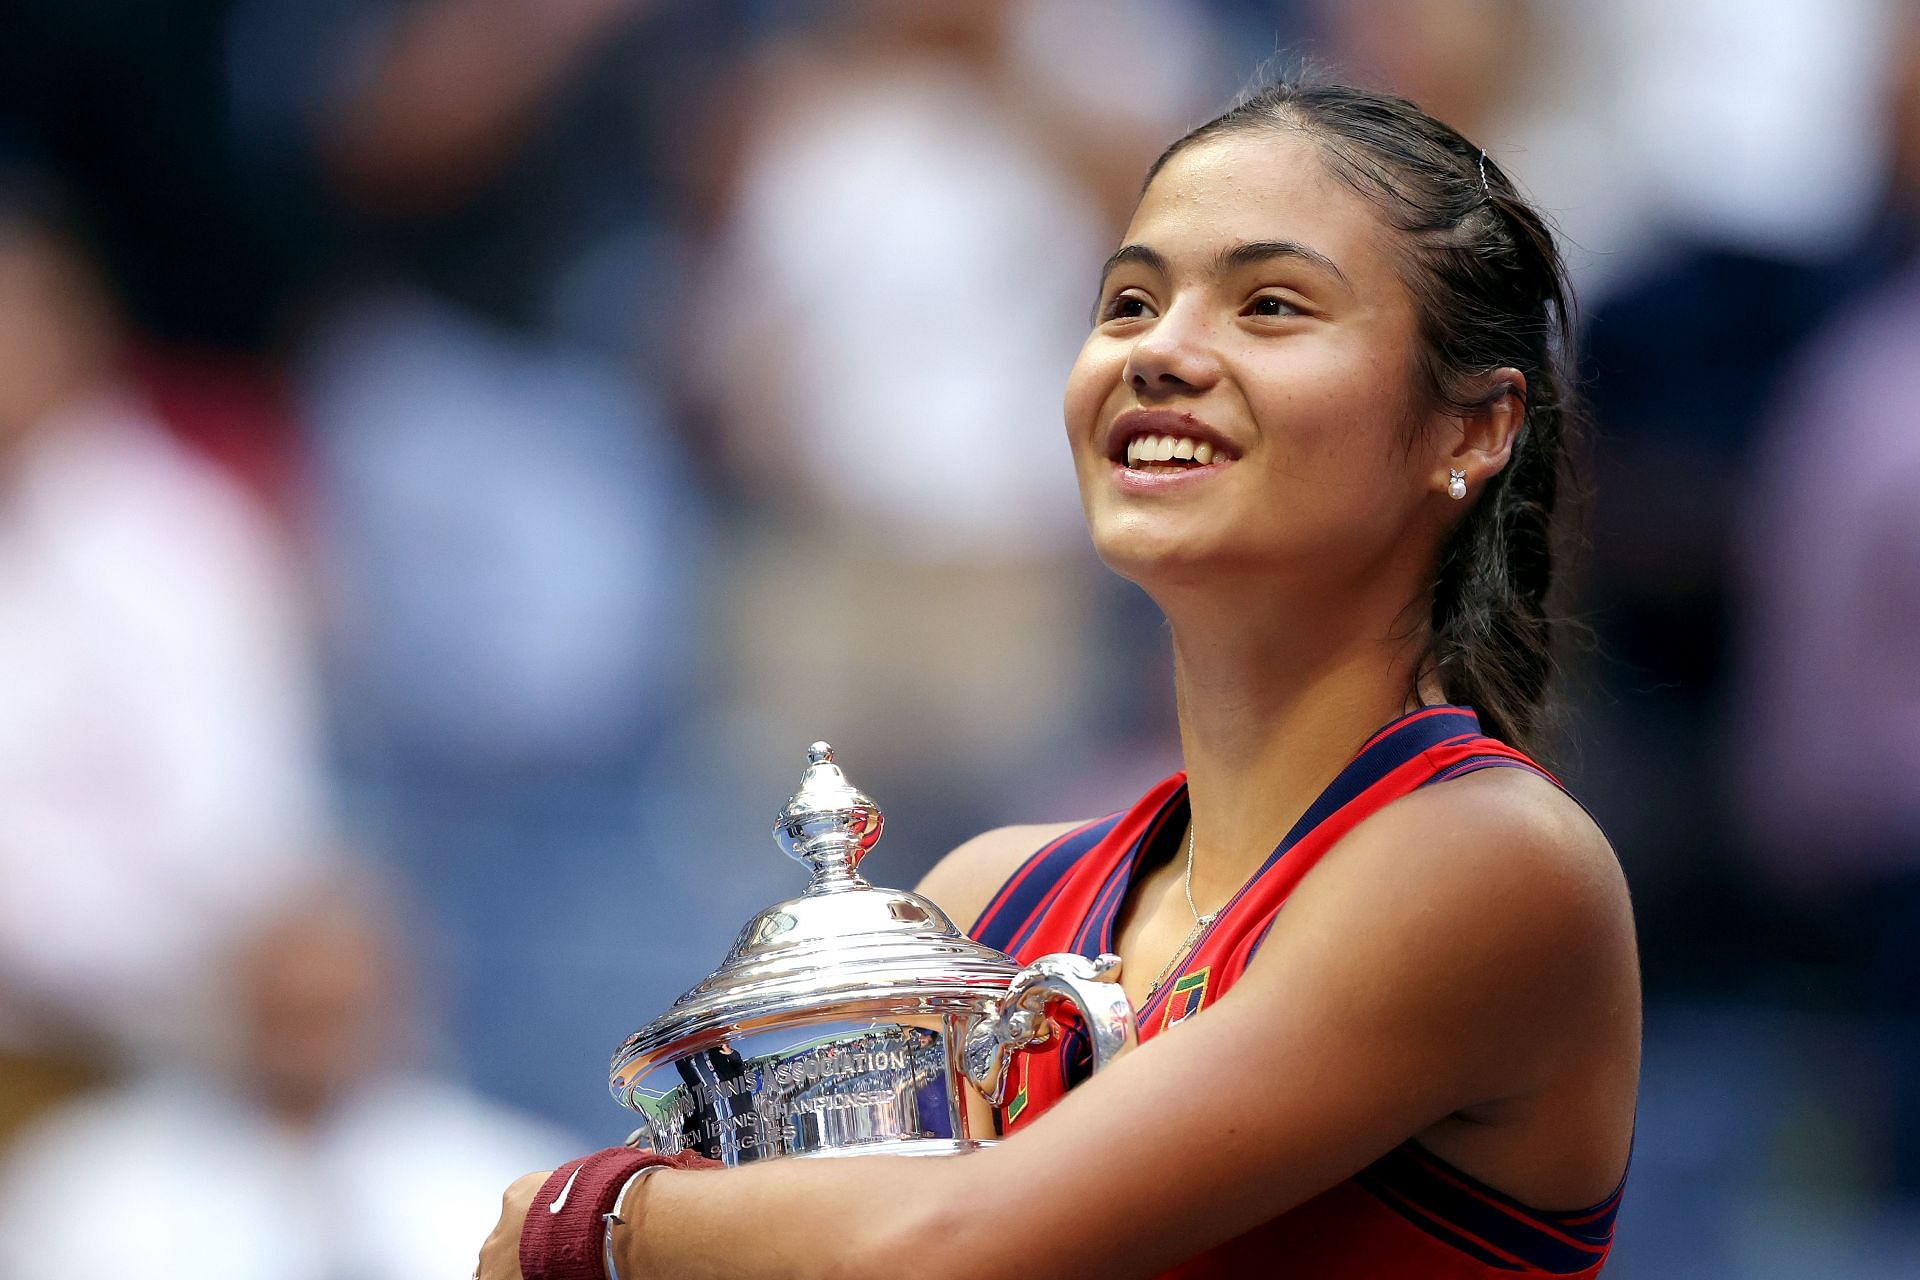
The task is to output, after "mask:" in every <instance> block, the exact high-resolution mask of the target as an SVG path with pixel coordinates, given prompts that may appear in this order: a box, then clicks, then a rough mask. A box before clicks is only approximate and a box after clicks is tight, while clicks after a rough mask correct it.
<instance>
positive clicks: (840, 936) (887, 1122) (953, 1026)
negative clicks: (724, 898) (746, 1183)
mask: <svg viewBox="0 0 1920 1280" xmlns="http://www.w3.org/2000/svg"><path fill="white" fill-rule="evenodd" d="M882 825H883V821H882V818H881V815H880V810H879V808H878V807H877V806H876V805H875V804H874V803H873V801H872V800H871V799H869V798H868V797H867V796H866V795H865V794H864V793H862V792H860V791H858V790H857V789H855V788H854V787H853V785H852V784H851V783H849V782H848V781H847V778H846V774H845V773H844V772H843V771H842V770H841V768H840V766H839V765H838V764H836V763H835V762H834V759H833V749H832V748H831V747H829V746H828V745H827V744H826V743H824V742H816V743H815V744H813V746H812V747H811V748H810V749H809V751H808V765H807V770H806V773H805V774H804V775H803V777H802V778H801V782H800V788H799V790H798V791H796V792H795V793H794V796H793V798H792V799H791V800H789V801H788V802H787V805H786V807H785V808H784V809H782V810H781V812H780V818H779V822H778V823H777V825H776V826H775V827H774V838H775V839H776V840H777V841H779V843H780V845H781V847H782V848H783V849H784V850H785V851H786V852H787V853H788V854H789V855H790V856H791V857H793V858H795V859H796V860H798V861H800V862H802V863H804V864H806V866H807V867H808V869H809V871H810V879H809V883H808V884H807V887H806V889H805V891H804V892H802V893H801V894H800V896H798V897H795V898H789V899H788V900H786V901H785V902H780V903H776V904H775V905H773V906H771V907H768V908H767V909H766V910H764V911H762V912H760V913H759V914H758V915H756V916H754V917H753V919H751V920H749V921H748V922H747V924H746V927H745V928H743V929H742V930H741V931H740V934H739V936H738V937H737V938H736V939H735V940H734V943H733V947H732V949H731V950H730V951H729V952H728V953H727V957H726V959H725V961H724V962H723V963H722V964H721V965H720V967H719V968H718V969H716V970H714V971H713V973H711V974H710V975H708V977H707V978H706V979H705V980H703V981H702V982H700V983H699V984H698V985H696V986H695V987H694V988H693V989H692V990H690V991H688V992H687V993H686V994H685V995H683V996H681V997H680V998H679V999H678V1000H676V1001H674V1003H673V1005H672V1006H671V1007H670V1008H669V1009H668V1010H667V1011H666V1012H665V1013H663V1014H662V1015H660V1016H659V1017H658V1018H656V1019H654V1020H653V1021H652V1022H650V1023H648V1024H647V1025H646V1026H644V1027H641V1028H640V1029H639V1030H638V1031H635V1032H634V1033H633V1034H632V1035H631V1036H629V1037H627V1039H626V1041H625V1042H624V1043H623V1044H622V1045H621V1046H620V1049H619V1051H618V1052H617V1053H616V1054H615V1055H614V1059H613V1065H612V1068H611V1070H610V1073H609V1082H610V1085H611V1087H612V1090H613V1096H614V1097H615V1098H616V1099H617V1100H619V1101H620V1103H621V1104H622V1105H624V1106H627V1107H631V1108H632V1109H633V1110H635V1111H637V1112H638V1113H639V1114H640V1116H641V1117H642V1123H641V1125H640V1128H639V1129H638V1130H637V1131H636V1132H635V1133H634V1135H633V1137H632V1138H631V1139H629V1141H630V1142H632V1143H634V1144H636V1145H641V1146H646V1147H650V1148H653V1149H655V1150H658V1151H661V1152H663V1153H666V1154H674V1153H677V1152H679V1151H682V1150H693V1151H697V1152H699V1153H700V1154H702V1155H705V1156H708V1157H710V1158H712V1159H716V1160H719V1161H721V1162H723V1163H725V1164H728V1165H738V1164H746V1163H750V1162H752V1161H755V1160H766V1159H773V1158H776V1157H781V1156H841V1155H870V1154H886V1155H948V1154H953V1153H956V1152H962V1151H970V1150H973V1149H975V1148H977V1147H979V1146H981V1145H984V1144H985V1143H987V1142H990V1141H992V1139H993V1132H992V1123H993V1122H992V1119H991V1112H990V1110H988V1108H990V1107H994V1106H998V1105H999V1104H1000V1103H1001V1102H1003V1101H1004V1100H1005V1093H1006V1087H1007V1079H1008V1067H1009V1065H1010V1063H1011V1062H1012V1060H1013V1057H1014V1055H1015V1054H1018V1053H1022V1052H1026V1051H1028V1050H1031V1049H1034V1048H1037V1047H1039V1046H1041V1045H1044V1044H1047V1043H1049V1042H1051V1041H1052V1039H1053V1038H1054V1037H1055V1036H1057V1035H1061V1034H1063V1033H1064V1032H1065V1029H1066V1028H1067V1027H1069V1026H1078V1027H1079V1028H1081V1029H1082V1030H1084V1032H1085V1034H1086V1035H1087V1038H1088V1041H1089V1044H1090V1046H1091V1048H1092V1052H1093V1064H1094V1069H1095V1070H1096V1071H1097V1070H1099V1069H1100V1068H1102V1067H1104V1066H1105V1065H1107V1064H1108V1063H1110V1062H1111V1061H1112V1060H1113V1059H1114V1057H1115V1056H1117V1055H1118V1054H1119V1053H1121V1052H1122V1051H1124V1050H1125V1049H1127V1048H1128V1047H1130V1046H1131V1045H1133V1043H1134V1042H1135V1030H1134V1023H1133V1012H1132V1010H1131V1008H1129V1006H1128V1003H1127V998H1126V995H1125V993H1124V992H1122V991H1121V989H1120V987H1119V984H1118V983H1117V982H1114V981H1112V979H1114V978H1115V977H1117V976H1118V973H1119V967H1120V959H1119V957H1118V956H1111V955H1104V956H1094V957H1088V956H1082V955H1074V954H1069V953H1063V954H1059V955H1050V956H1042V957H1040V958H1039V959H1038V960H1036V961H1034V962H1033V963H1032V964H1030V965H1026V966H1022V965H1019V964H1016V963H1015V962H1014V961H1013V959H1012V958H1011V957H1009V956H1008V955H1006V954H1005V953H1004V952H1001V951H996V950H994V949H993V948H992V947H987V946H982V945H981V944H979V943H977V942H975V941H973V940H972V939H971V938H968V937H967V936H966V935H965V934H963V933H961V932H960V930H959V929H957V928H956V927H955V926H954V923H953V921H952V920H950V919H949V918H948V917H947V915H946V913H945V912H943V911H941V910H940V908H939V907H937V906H935V905H934V904H933V903H932V902H930V901H929V900H927V899H926V898H923V897H921V896H920V895H919V894H917V893H909V892H906V891H904V890H899V889H886V888H879V887H876V886H874V885H872V884H869V883H868V882H867V881H866V880H865V879H863V878H862V877H861V875H860V872H859V866H860V861H861V859H862V858H864V857H865V856H866V854H867V852H868V851H869V850H871V849H872V848H873V846H874V844H875V842H876V841H878V840H879V838H880V831H881V827H882ZM976 1096H977V1103H976Z"/></svg>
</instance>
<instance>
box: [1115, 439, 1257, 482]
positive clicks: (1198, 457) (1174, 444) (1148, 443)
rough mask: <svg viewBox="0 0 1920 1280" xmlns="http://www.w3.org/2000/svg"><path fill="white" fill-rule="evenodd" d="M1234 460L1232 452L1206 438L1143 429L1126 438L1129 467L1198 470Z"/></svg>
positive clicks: (1157, 471)
mask: <svg viewBox="0 0 1920 1280" xmlns="http://www.w3.org/2000/svg"><path fill="white" fill-rule="evenodd" d="M1231 461H1233V455H1232V454H1231V453H1228V452H1227V451H1226V450H1225V449H1222V448H1220V447H1219V446H1217V445H1215V444H1213V443H1211V442H1210V441H1206V440H1196V439H1194V438H1193V437H1192V436H1171V435H1153V434H1149V433H1142V434H1140V435H1136V436H1133V437H1132V438H1130V439H1129V440H1128V441H1127V447H1126V453H1125V455H1124V463H1123V465H1125V466H1126V467H1127V469H1128V470H1131V471H1144V472H1146V473H1147V474H1149V475H1154V474H1167V473H1173V472H1179V471H1197V470H1199V469H1200V468H1202V467H1208V466H1213V465H1215V464H1216V463H1224V462H1231Z"/></svg>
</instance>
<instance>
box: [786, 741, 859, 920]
mask: <svg viewBox="0 0 1920 1280" xmlns="http://www.w3.org/2000/svg"><path fill="white" fill-rule="evenodd" d="M883 825H884V819H883V818H882V817H881V816H880V806H878V805H876V804H875V803H874V802H873V798H872V797H871V796H869V795H867V794H866V793H865V792H864V791H861V790H860V789H859V788H857V787H855V786H854V785H853V784H852V783H851V782H849V781H847V775H846V773H845V772H844V771H843V770H842V769H841V768H840V766H839V765H838V764H835V763H834V759H833V747H832V746H831V745H830V744H829V743H826V742H816V743H814V744H813V745H812V746H810V747H808V748H807V771H806V772H805V773H803V774H801V775H800V789H799V790H797V791H795V792H794V793H793V798H792V799H791V800H788V801H787V806H786V808H784V809H782V810H781V811H780V820H779V822H777V823H776V824H775V825H774V828H773V838H774V839H775V840H776V841H778V842H779V844H780V847H781V848H782V849H784V850H785V851H786V853H787V856H788V857H790V858H793V859H795V860H796V861H799V862H804V863H806V864H807V867H808V869H810V870H811V871H812V872H813V880H812V882H811V883H810V884H808V886H807V892H808V893H825V892H828V891H830V890H834V889H853V888H866V887H868V886H867V882H866V881H865V880H863V879H861V878H860V873H859V871H858V867H859V865H860V859H862V858H864V857H865V856H866V855H867V850H869V849H871V848H873V846H874V843H875V842H876V841H878V840H879V839H880V829H881V827H882V826H883Z"/></svg>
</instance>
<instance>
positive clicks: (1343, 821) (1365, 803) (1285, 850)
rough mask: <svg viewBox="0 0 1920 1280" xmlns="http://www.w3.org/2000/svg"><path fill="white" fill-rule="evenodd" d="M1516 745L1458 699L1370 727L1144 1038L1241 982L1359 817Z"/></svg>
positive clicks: (1205, 940)
mask: <svg viewBox="0 0 1920 1280" xmlns="http://www.w3.org/2000/svg"><path fill="white" fill-rule="evenodd" d="M1511 750H1512V749H1511V748H1507V747H1504V746H1503V745H1502V744H1500V743H1498V742H1496V741H1495V740H1494V739H1492V738H1488V737H1486V736H1485V735H1483V734H1482V733H1481V732H1480V721H1479V718H1478V717H1477V716H1476V715H1474V713H1473V710H1472V708H1470V707H1464V706H1456V705H1452V704H1444V705H1441V706H1433V707H1422V708H1420V709H1419V710H1416V711H1412V712H1409V713H1407V714H1406V715H1403V716H1401V717H1399V718H1398V719H1396V720H1394V721H1392V722H1391V723H1389V724H1387V725H1386V726H1384V727H1382V728H1381V729H1380V730H1378V731H1377V732H1376V733H1374V735H1373V736H1372V737H1371V738H1369V739H1368V740H1367V741H1366V742H1365V743H1364V744H1362V745H1361V747H1360V749H1359V751H1358V752H1356V753H1355V755H1354V757H1353V759H1352V760H1351V761H1349V762H1348V764H1347V765H1346V767H1345V768H1343V769H1341V771H1340V772H1339V773H1338V774H1337V775H1335V777H1334V779H1333V781H1332V782H1330V783H1328V784H1327V786H1326V788H1325V789H1324V790H1323V791H1322V792H1321V793H1320V795H1319V796H1318V797H1317V798H1316V799H1315V800H1314V802H1313V803H1312V804H1311V805H1309V806H1308V807H1307V811H1306V812H1305V813H1303V814H1301V815H1300V818H1299V820H1298V821H1297V822H1295V823H1294V825H1293V828H1292V829H1291V830H1289V831H1288V832H1287V834H1286V836H1285V837H1284V838H1283V839H1282V840H1281V841H1280V843H1279V844H1278V845H1277V846H1276V847H1275V848H1274V850H1273V852H1272V853H1271V854H1270V855H1268V857H1267V860H1266V862H1265V863H1263V864H1262V866H1261V868H1260V870H1259V871H1258V872H1257V873H1256V874H1255V875H1254V876H1253V878H1252V879H1251V880H1249V881H1248V882H1247V883H1246V884H1245V885H1243V886H1242V887H1241V889H1240V891H1239V892H1238V893H1237V894H1235V895H1234V897H1233V898H1232V899H1230V900H1229V901H1228V903H1227V905H1226V906H1225V907H1223V908H1222V909H1221V910H1220V911H1219V912H1218V913H1217V914H1216V915H1215V917H1214V922H1213V924H1212V926H1211V927H1209V928H1208V929H1207V931H1206V932H1205V933H1203V934H1202V935H1201V937H1200V940H1199V942H1198V943H1196V944H1195V946H1194V947H1193V949H1192V951H1191V952H1189V953H1188V956H1187V958H1186V960H1185V961H1184V962H1183V963H1182V964H1181V966H1180V967H1179V969H1178V970H1176V971H1175V972H1174V973H1172V974H1170V975H1169V976H1168V981H1167V982H1166V983H1165V985H1163V986H1162V987H1161V988H1160V989H1159V990H1157V991H1156V992H1155V993H1154V994H1153V995H1152V996H1151V997H1150V998H1149V999H1148V1000H1147V1002H1146V1004H1145V1005H1144V1006H1142V1008H1141V1009H1140V1011H1139V1017H1140V1030H1141V1035H1142V1036H1143V1037H1144V1036H1151V1035H1154V1034H1157V1033H1158V1032H1160V1031H1162V1030H1165V1029H1166V1028H1167V1027H1171V1026H1174V1025H1176V1024H1177V1023H1180V1022H1182V1021H1185V1020H1186V1019H1187V1018H1189V1017H1192V1016H1193V1015H1194V1014H1196V1013H1198V1012H1199V1011H1200V1010H1201V1008H1203V1007H1204V1006H1205V1005H1206V1004H1207V1003H1209V1002H1210V1001H1211V1000H1212V999H1214V998H1217V997H1218V995H1219V994H1220V992H1222V991H1223V990H1224V989H1225V988H1226V987H1227V986H1229V985H1231V984H1232V983H1233V982H1234V981H1235V980H1237V979H1238V978H1239V976H1240V974H1241V973H1242V972H1243V971H1244V970H1245V968H1246V965H1247V962H1248V961H1249V960H1250V959H1251V958H1252V956H1253V953H1254V952H1255V951H1256V950H1257V949H1258V947H1259V945H1260V942H1261V940H1262V939H1263V938H1264V937H1265V935H1266V932H1267V929H1268V928H1269V927H1270V926H1271V924H1272V922H1273V918H1274V916H1275V915H1276V914H1277V913H1278V912H1279V910H1280V907H1281V905H1282V904H1283V903H1285V901H1286V900H1287V898H1288V896H1289V895H1291V894H1292V892H1293V890H1294V888H1295V887H1296V886H1297V885H1299V883H1300V881H1301V880H1302V879H1303V878H1305V876H1306V874H1307V873H1308V872H1309V871H1311V870H1313V868H1314V867H1315V866H1316V865H1317V864H1318V863H1319V861H1320V859H1321V858H1322V857H1324V856H1325V855H1326V853H1327V852H1328V850H1330V849H1332V848H1333V847H1334V845H1336V844H1337V843H1339V841H1340V839H1341V837H1343V836H1345V835H1346V834H1347V832H1349V831H1351V830H1352V829H1353V828H1354V827H1355V826H1357V825H1359V823H1360V822H1361V821H1362V820H1364V819H1365V818H1367V817H1369V816H1371V815H1372V814H1374V813H1376V812H1378V811H1379V810H1380V809H1382V808H1384V807H1385V806H1386V805H1388V804H1390V803H1391V802H1392V801H1394V800H1397V799H1399V798H1400V797H1401V796H1403V795H1406V794H1408V793H1409V792H1411V791H1414V790H1416V789H1417V788H1419V787H1421V786H1422V785H1424V784H1425V783H1426V782H1427V781H1428V779H1430V778H1432V777H1433V776H1434V775H1435V774H1437V773H1440V772H1443V771H1445V770H1447V769H1449V768H1452V767H1453V766H1454V765H1457V764H1459V763H1461V762H1462V761H1464V760H1465V759H1466V758H1467V757H1468V756H1469V755H1472V754H1475V753H1477V752H1492V751H1511ZM1515 754H1518V753H1515Z"/></svg>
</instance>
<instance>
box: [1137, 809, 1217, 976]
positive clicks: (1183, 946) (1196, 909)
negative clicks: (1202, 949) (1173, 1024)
mask: <svg viewBox="0 0 1920 1280" xmlns="http://www.w3.org/2000/svg"><path fill="white" fill-rule="evenodd" d="M1193 835H1194V829H1193V823H1192V822H1191V821H1189V822H1188V823H1187V874H1186V877H1185V881H1184V883H1185V884H1186V888H1187V910H1189V911H1191V912H1193V928H1192V929H1191V930H1189V931H1188V933H1187V936H1186V938H1185V940H1184V941H1182V942H1181V943H1180V945H1179V947H1178V948H1176V949H1175V950H1174V953H1173V959H1171V960H1169V961H1167V967H1166V968H1164V969H1162V970H1161V971H1160V976H1159V977H1157V978H1155V979H1154V980H1153V985H1152V986H1150V987H1148V988H1147V998H1148V999H1149V1000H1151V999H1152V998H1153V996H1154V993H1155V992H1157V991H1159V990H1160V987H1161V985H1162V984H1163V983H1165V982H1166V980H1167V979H1168V978H1169V977H1170V976H1172V974H1173V971H1174V969H1175V968H1176V967H1177V966H1178V965H1179V964H1180V962H1181V961H1182V960H1185V959H1186V958H1187V954H1188V952H1190V951H1191V950H1192V949H1193V944H1194V943H1196V942H1198V941H1200V935H1201V934H1203V933H1205V932H1206V931H1207V926H1209V925H1211V924H1212V923H1213V922H1214V921H1215V920H1217V919H1219V917H1220V913H1219V912H1218V911H1209V912H1208V913H1207V914H1206V915H1204V916H1203V915H1201V914H1200V904H1199V903H1197V902H1195V901H1194V900H1193Z"/></svg>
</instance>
